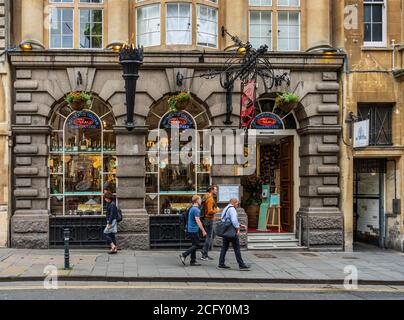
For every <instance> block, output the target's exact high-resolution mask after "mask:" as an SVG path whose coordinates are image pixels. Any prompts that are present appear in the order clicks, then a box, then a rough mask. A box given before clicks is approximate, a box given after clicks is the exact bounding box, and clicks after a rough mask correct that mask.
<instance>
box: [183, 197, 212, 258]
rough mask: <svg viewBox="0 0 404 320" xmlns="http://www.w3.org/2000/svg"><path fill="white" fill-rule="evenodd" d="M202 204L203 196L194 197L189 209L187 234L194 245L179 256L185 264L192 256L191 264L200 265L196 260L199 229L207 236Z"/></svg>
mask: <svg viewBox="0 0 404 320" xmlns="http://www.w3.org/2000/svg"><path fill="white" fill-rule="evenodd" d="M201 204H202V198H201V197H200V196H193V197H192V207H191V208H190V209H188V218H187V234H188V237H189V238H190V239H191V242H192V246H191V247H190V248H189V249H188V250H187V251H185V252H184V253H182V254H180V256H179V258H180V261H181V263H182V264H183V265H184V266H185V265H186V259H187V257H188V256H191V262H190V265H191V266H200V264H199V263H197V261H196V250H198V248H199V229H200V230H201V231H202V235H203V236H204V237H206V231H205V228H204V227H203V224H202V222H201V211H200V208H199V207H200V205H201Z"/></svg>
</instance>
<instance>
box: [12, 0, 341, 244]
mask: <svg viewBox="0 0 404 320" xmlns="http://www.w3.org/2000/svg"><path fill="white" fill-rule="evenodd" d="M71 3H72V4H62V5H60V10H61V11H63V9H66V10H67V11H66V12H67V13H66V14H67V17H65V18H63V17H62V18H60V19H61V20H60V21H62V22H65V23H67V24H68V23H69V21H70V20H69V14H70V13H72V14H74V15H76V14H77V12H78V11H80V10H88V9H89V8H90V9H94V8H95V10H103V17H104V20H102V21H103V22H102V27H101V29H98V31H99V30H102V36H101V37H100V36H99V35H98V34H97V32H98V31H94V32H95V33H94V34H92V35H90V36H88V35H86V36H88V37H90V38H91V37H92V38H94V39H93V40H91V41H93V42H91V45H94V46H97V45H100V44H101V45H102V48H99V49H95V48H84V49H83V48H81V49H79V48H80V46H82V45H86V44H88V43H87V42H86V41H84V40H83V41H84V42H82V43H81V42H80V41H81V40H80V39H82V38H80V34H79V33H78V32H77V33H75V32H73V33H72V35H71V36H72V39H73V40H72V39H70V34H69V31H64V32H65V33H63V32H62V34H61V38H58V37H57V36H55V35H54V34H53V33H52V32H53V31H52V30H53V29H52V27H51V30H50V29H49V28H47V27H46V26H47V23H48V22H49V12H50V11H49V10H52V8H55V7H56V8H57V7H58V5H57V4H54V3H50V2H48V1H43V0H24V1H18V0H17V1H15V2H14V8H13V15H14V23H13V27H14V30H15V37H14V39H13V41H14V43H15V44H18V43H21V42H23V41H25V40H31V41H32V40H34V41H35V43H36V44H38V43H39V44H41V45H43V48H42V47H40V48H34V49H33V50H31V51H23V50H20V51H16V52H13V53H11V54H10V61H11V66H12V74H13V79H14V83H13V99H14V101H13V106H12V121H11V124H12V134H13V149H12V171H13V179H12V185H11V188H10V190H11V194H12V198H13V202H12V218H11V246H12V247H16V248H49V247H50V246H51V241H52V237H54V235H53V234H52V231H50V230H51V229H52V226H51V224H52V223H53V222H52V221H53V219H54V217H53V216H52V215H51V213H52V212H51V207H50V206H51V203H52V198H54V197H53V196H52V194H51V192H52V191H51V190H50V187H49V185H50V183H52V172H51V169H50V157H51V156H52V150H51V148H52V145H51V144H52V142H51V141H52V134H53V133H52V132H53V131H54V130H55V128H54V127H53V123H54V122H53V119H54V114H55V112H56V111H57V110H59V109H58V108H60V107H61V105H63V101H64V97H65V96H66V95H67V94H69V93H70V92H72V91H76V90H80V91H82V90H84V91H88V92H91V93H92V94H93V95H94V96H95V97H96V98H97V101H100V103H102V105H103V106H105V108H107V109H109V110H110V111H111V112H112V114H113V118H114V121H115V123H114V125H113V129H112V130H111V131H113V133H114V135H115V137H116V158H117V159H118V160H117V161H118V166H117V169H116V179H117V181H118V182H117V188H116V196H117V200H118V203H119V206H120V207H121V208H122V210H123V212H124V215H125V219H124V222H123V223H122V225H121V226H120V228H121V230H120V231H121V232H120V233H119V240H118V241H119V243H120V245H121V246H122V247H124V248H131V249H149V248H150V236H151V233H150V229H151V226H150V223H151V221H152V218H153V216H155V212H149V210H148V208H147V206H146V202H147V195H146V186H145V183H146V182H145V179H146V178H147V172H146V171H147V169H146V164H145V158H146V152H147V150H146V141H147V136H148V132H149V126H148V118H149V117H150V114H151V111H152V110H154V109H153V108H155V106H158V105H159V103H160V102H161V101H164V99H167V97H168V96H170V95H172V94H174V93H177V92H178V91H181V90H184V87H182V86H178V83H177V81H176V75H177V74H178V73H180V74H183V75H186V76H189V77H190V76H196V77H194V78H193V79H189V80H186V81H185V89H186V90H187V91H189V92H190V93H191V94H192V96H193V98H194V101H196V103H197V104H198V108H201V110H203V112H205V113H206V114H207V115H209V121H208V122H209V124H208V125H207V126H206V127H205V129H208V130H211V129H234V130H236V129H238V128H239V124H238V123H239V115H240V103H239V101H240V84H239V83H237V84H236V85H235V88H234V92H233V111H232V114H231V116H230V119H231V120H232V123H233V124H232V125H230V124H224V122H225V120H226V112H227V110H226V92H225V90H224V89H223V88H222V87H221V86H220V83H219V80H218V79H217V78H214V79H209V80H207V79H204V78H199V77H197V76H198V75H201V74H203V73H205V72H207V71H208V70H217V69H220V68H221V67H222V66H223V64H224V63H225V62H226V61H227V59H228V58H229V57H231V56H232V55H234V53H232V52H231V51H228V50H225V49H228V47H229V46H230V45H231V44H232V41H231V39H229V37H226V36H222V35H221V32H220V27H221V26H222V25H223V26H226V28H227V30H228V31H229V32H231V33H232V34H237V35H239V36H240V38H241V39H242V40H243V41H247V40H249V39H250V40H253V39H252V38H254V34H255V33H254V32H253V31H251V32H249V31H248V30H254V24H252V23H251V19H256V18H257V17H256V16H254V14H256V13H257V12H258V13H259V15H260V19H261V20H260V21H263V19H264V20H265V19H266V18H263V17H268V16H269V15H270V16H271V17H273V20H272V18H271V20H270V21H271V22H270V24H272V23H273V24H274V25H271V30H272V28H274V29H275V28H279V29H282V30H284V31H280V32H279V35H277V33H276V32H274V33H273V34H274V36H273V37H272V36H271V37H268V36H267V35H265V36H262V38H263V39H261V38H260V37H259V38H260V39H259V41H265V39H271V40H270V41H271V46H272V44H273V47H272V48H271V49H273V52H270V53H269V54H268V59H269V60H270V61H271V63H272V65H273V68H274V72H275V74H283V73H286V74H288V75H289V77H290V80H291V83H290V88H276V90H277V91H275V89H274V90H273V91H270V92H265V89H264V88H265V86H264V85H263V84H262V83H259V86H258V93H257V96H258V97H263V96H265V95H267V94H275V93H276V92H282V91H285V90H291V91H292V90H295V91H296V93H297V94H298V95H299V97H300V98H301V102H300V104H299V107H298V108H297V109H296V110H295V111H294V115H293V116H294V118H295V119H296V129H294V133H293V135H294V136H295V140H294V141H295V144H296V148H295V150H296V151H297V152H295V155H294V164H293V166H294V175H293V180H294V183H293V187H291V188H292V190H289V192H290V194H294V195H295V197H294V204H293V209H292V210H293V214H292V215H293V217H292V220H293V221H292V222H291V224H292V225H291V229H290V231H291V232H297V231H298V230H299V232H300V235H301V237H302V244H303V245H305V246H307V247H310V248H311V249H323V250H342V249H343V248H344V212H343V207H344V206H343V203H342V202H341V199H340V194H341V190H342V185H341V181H340V179H339V175H340V166H341V163H340V159H339V153H340V148H341V144H340V142H341V140H340V134H341V131H342V122H341V120H340V106H341V98H342V96H341V93H342V90H341V89H342V88H341V85H340V84H341V79H342V77H343V75H342V71H343V64H344V55H343V54H340V53H336V52H331V53H330V52H326V51H327V50H314V49H313V48H317V49H318V48H320V49H324V48H325V49H327V48H329V47H330V46H331V45H332V41H333V39H332V32H331V31H332V29H331V22H330V19H329V17H330V15H331V10H332V2H330V1H328V0H309V1H307V0H301V1H300V2H299V1H297V2H296V1H287V3H288V4H287V5H286V7H285V6H281V3H280V4H279V5H277V3H278V2H275V1H274V2H273V3H272V4H271V6H269V7H268V6H264V5H257V4H254V5H252V4H251V2H250V5H249V2H248V1H247V0H230V1H229V0H227V1H224V0H223V1H222V0H219V1H185V0H184V1H182V0H181V1H178V8H183V9H184V10H185V11H184V12H185V13H184V12H183V13H182V14H184V15H187V14H189V18H190V19H192V23H190V24H192V27H191V28H190V31H189V34H190V35H188V34H187V32H188V31H184V34H181V37H184V39H183V40H181V41H183V42H185V44H184V43H181V44H178V43H177V44H175V43H174V44H172V43H171V41H174V40H175V39H176V35H173V34H170V23H171V22H170V21H172V20H170V19H174V18H172V16H169V15H170V14H173V13H172V12H171V13H168V15H167V17H166V16H165V10H166V9H167V10H168V8H170V9H173V8H172V7H168V5H169V4H170V3H174V2H172V1H152V0H150V1H145V2H141V3H137V2H135V1H129V0H108V1H106V0H105V1H104V2H103V3H102V4H98V3H96V4H91V5H87V6H81V4H80V3H79V2H78V1H72V2H71ZM143 5H161V8H162V10H161V12H162V16H161V18H156V17H155V16H154V18H153V15H152V14H151V13H148V14H151V16H149V18H150V19H151V20H153V19H161V21H160V23H159V26H160V25H161V29H159V32H160V33H159V35H160V38H159V39H160V40H159V41H158V45H154V46H150V47H147V48H146V49H145V58H144V64H143V66H142V69H141V72H140V79H139V81H138V86H137V95H136V109H135V112H134V115H135V120H136V129H135V130H134V131H132V132H128V131H127V130H126V128H125V126H124V124H125V122H124V121H125V119H126V106H125V101H126V100H125V87H124V81H123V79H122V70H121V67H120V65H119V63H118V56H117V54H116V53H114V52H112V51H111V50H108V49H105V47H107V45H108V44H115V43H117V42H119V41H136V40H135V39H134V38H135V36H134V35H136V39H137V42H138V43H139V42H140V40H139V39H143V38H141V37H140V36H139V34H138V33H137V29H139V30H140V29H141V28H142V24H138V21H137V19H139V16H140V14H141V13H140V11H138V10H141V9H140V8H141V6H143ZM181 5H184V6H185V7H181ZM199 6H204V7H208V8H209V9H208V12H210V13H209V14H208V15H209V18H207V19H208V20H209V21H210V23H211V22H212V19H213V21H214V22H213V25H215V26H216V30H215V31H214V32H213V33H208V32H206V34H205V37H200V33H203V32H202V31H200V30H199V29H197V28H199V27H200V25H202V24H203V19H202V18H200V19H199V18H198V16H197V13H199V12H200V10H205V9H204V8H200V7H199ZM186 8H191V9H190V10H189V11H187V10H188V9H186ZM69 10H71V11H69ZM178 10H180V9H178ZM69 12H70V13H69ZM159 12H160V11H159ZM190 12H192V13H190ZM212 12H216V13H212ZM262 12H263V13H262ZM142 14H143V13H142ZM268 14H269V15H268ZM62 16H63V14H62ZM175 17H177V18H178V16H175ZM212 17H216V18H212ZM276 17H277V18H276ZM63 19H65V20H63ZM92 19H96V18H94V17H93V18H92ZM198 19H199V20H198ZM282 19H283V20H282ZM285 19H286V20H285ZM166 20H167V21H166ZM58 21H59V20H56V22H58ZM178 21H179V20H178ZM178 21H177V22H178ZM190 21H191V20H190ZM267 21H269V20H267ZM278 21H279V24H277V23H278ZM285 21H287V22H285ZM89 23H93V22H89ZM150 23H151V22H150ZM282 23H286V27H283V26H284V25H283V24H282ZM56 24H57V23H56ZM76 24H77V25H74V28H78V29H80V28H79V23H78V22H77V21H76ZM264 25H265V24H264ZM319 25H320V27H319ZM52 26H53V25H52ZM72 26H73V25H72ZM211 26H212V24H211ZM260 27H261V26H260ZM55 29H57V28H56V27H55ZM75 30H76V29H75ZM285 30H286V31H285ZM139 32H140V31H139ZM283 32H286V33H283ZM293 32H297V35H296V36H292V34H293ZM53 35H54V36H53ZM189 37H190V38H189ZM84 38H85V37H84ZM173 39H174V40H173ZM212 39H213V40H212ZM52 41H54V42H52ZM60 41H62V42H60ZM63 41H66V42H65V45H63V43H64V42H63ZM142 41H150V42H151V43H152V44H153V41H155V38H153V36H150V37H149V38H147V37H146V40H145V39H143V40H142ZM187 41H189V42H187ZM204 41H205V42H206V43H205V42H204ZM174 42H175V41H174ZM202 42H204V43H205V44H207V45H205V46H203V45H201V43H202ZM60 43H62V45H61V47H60V48H56V47H57V46H58V45H59V44H60ZM65 46H71V48H68V49H66V48H64V49H63V50H61V49H62V47H65ZM310 49H313V50H310ZM306 51H307V52H306ZM285 134H286V133H285ZM264 139H268V143H269V139H270V136H268V137H267V138H265V137H264ZM210 182H211V183H215V184H218V185H241V177H240V176H239V175H238V174H237V173H236V172H235V168H234V166H233V165H223V164H217V163H215V162H213V163H212V167H211V174H210ZM64 196H65V197H66V195H64ZM56 198H57V197H56ZM63 208H64V207H63ZM63 214H65V215H67V217H65V219H69V213H68V212H66V211H65V212H63ZM240 216H241V218H242V220H243V221H246V220H247V217H246V213H245V212H244V210H242V209H241V210H240ZM71 219H74V218H71ZM299 221H301V227H298V224H299V223H298V222H299ZM167 228H168V227H167ZM243 240H244V243H245V241H246V236H245V235H244V237H243Z"/></svg>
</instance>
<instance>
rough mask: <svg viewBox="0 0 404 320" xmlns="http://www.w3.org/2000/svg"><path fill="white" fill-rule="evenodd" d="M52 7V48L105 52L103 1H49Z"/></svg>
mask: <svg viewBox="0 0 404 320" xmlns="http://www.w3.org/2000/svg"><path fill="white" fill-rule="evenodd" d="M49 3H50V7H49V29H48V30H49V31H48V32H49V48H51V49H73V48H80V49H101V48H103V42H104V36H103V34H104V32H103V30H104V1H103V0H49Z"/></svg>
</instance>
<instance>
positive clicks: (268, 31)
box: [249, 0, 301, 51]
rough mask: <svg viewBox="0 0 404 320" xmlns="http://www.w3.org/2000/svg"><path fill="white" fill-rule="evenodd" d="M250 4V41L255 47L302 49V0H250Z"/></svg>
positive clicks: (284, 49)
mask: <svg viewBox="0 0 404 320" xmlns="http://www.w3.org/2000/svg"><path fill="white" fill-rule="evenodd" d="M249 5H250V14H249V41H250V42H251V44H252V45H253V47H255V48H258V47H260V46H262V45H267V46H268V47H269V49H270V50H275V51H276V50H278V51H299V50H300V32H301V31H300V0H249ZM274 30H275V32H274Z"/></svg>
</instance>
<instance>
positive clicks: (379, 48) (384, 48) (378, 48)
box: [361, 46, 393, 51]
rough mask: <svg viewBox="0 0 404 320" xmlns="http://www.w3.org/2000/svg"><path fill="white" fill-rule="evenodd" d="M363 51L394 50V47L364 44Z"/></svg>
mask: <svg viewBox="0 0 404 320" xmlns="http://www.w3.org/2000/svg"><path fill="white" fill-rule="evenodd" d="M361 50H362V51H393V49H392V48H387V47H372V46H362V47H361Z"/></svg>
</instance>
